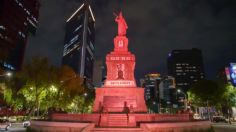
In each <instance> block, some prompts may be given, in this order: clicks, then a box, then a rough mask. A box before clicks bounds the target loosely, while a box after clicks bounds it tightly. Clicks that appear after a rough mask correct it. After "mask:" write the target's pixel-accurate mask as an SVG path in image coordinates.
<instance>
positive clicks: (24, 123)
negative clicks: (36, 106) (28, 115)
mask: <svg viewBox="0 0 236 132" xmlns="http://www.w3.org/2000/svg"><path fill="white" fill-rule="evenodd" d="M22 124H23V127H29V126H30V121H24V122H23V123H22Z"/></svg>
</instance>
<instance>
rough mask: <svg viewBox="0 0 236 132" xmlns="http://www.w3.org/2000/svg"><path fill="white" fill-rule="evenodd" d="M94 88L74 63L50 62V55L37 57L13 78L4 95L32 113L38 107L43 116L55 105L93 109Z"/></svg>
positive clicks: (57, 106) (64, 109)
mask: <svg viewBox="0 0 236 132" xmlns="http://www.w3.org/2000/svg"><path fill="white" fill-rule="evenodd" d="M93 91H94V90H92V92H91V91H90V90H86V89H85V88H84V83H83V79H81V78H80V77H79V76H78V75H76V73H75V72H74V71H73V69H71V68H70V67H68V66H62V67H60V68H57V67H55V66H52V65H50V64H49V62H48V60H47V58H39V57H33V58H32V60H31V61H29V62H27V63H26V64H24V65H23V69H22V71H20V72H17V73H16V74H15V76H14V77H13V79H11V80H9V82H8V83H7V88H6V89H5V90H4V97H5V100H6V101H7V102H8V103H9V104H10V105H11V106H13V107H14V108H15V110H26V111H27V112H28V114H29V116H32V114H33V113H34V112H35V110H37V116H39V114H40V115H45V114H47V113H48V110H49V109H51V108H52V109H58V110H63V111H68V112H85V111H89V107H91V102H92V101H91V100H92V99H93V98H91V97H94V96H93V95H94V94H93V93H94V92H93ZM85 93H86V96H84V95H85ZM72 104H75V105H72ZM71 106H73V108H72V107H71ZM70 108H72V109H73V110H71V109H70Z"/></svg>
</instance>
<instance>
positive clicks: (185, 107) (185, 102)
mask: <svg viewBox="0 0 236 132" xmlns="http://www.w3.org/2000/svg"><path fill="white" fill-rule="evenodd" d="M177 92H178V93H181V94H183V95H184V109H185V110H186V109H187V95H186V94H185V93H184V92H183V91H181V90H180V89H178V90H177Z"/></svg>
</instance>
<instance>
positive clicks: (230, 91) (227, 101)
mask: <svg viewBox="0 0 236 132" xmlns="http://www.w3.org/2000/svg"><path fill="white" fill-rule="evenodd" d="M223 88H225V89H226V91H225V93H223V98H222V100H221V107H222V112H223V114H224V115H227V116H229V115H228V114H230V113H231V108H232V107H234V106H236V89H235V87H234V86H232V85H231V84H229V83H227V84H224V85H223Z"/></svg>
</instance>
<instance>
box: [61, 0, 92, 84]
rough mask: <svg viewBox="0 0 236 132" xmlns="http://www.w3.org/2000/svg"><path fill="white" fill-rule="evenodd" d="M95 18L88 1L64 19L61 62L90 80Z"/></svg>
mask: <svg viewBox="0 0 236 132" xmlns="http://www.w3.org/2000/svg"><path fill="white" fill-rule="evenodd" d="M94 31H95V18H94V15H93V12H92V9H91V7H90V5H89V4H88V2H85V3H83V4H82V5H81V6H80V7H79V8H78V9H77V10H76V11H75V12H74V13H73V14H72V15H71V16H70V17H69V18H68V19H67V21H66V33H65V41H64V51H63V58H62V64H63V65H68V66H70V67H71V68H72V69H73V70H74V71H75V72H76V73H77V74H79V75H80V77H83V78H85V79H86V80H87V81H89V82H91V81H92V75H93V62H94V39H95V34H94Z"/></svg>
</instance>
